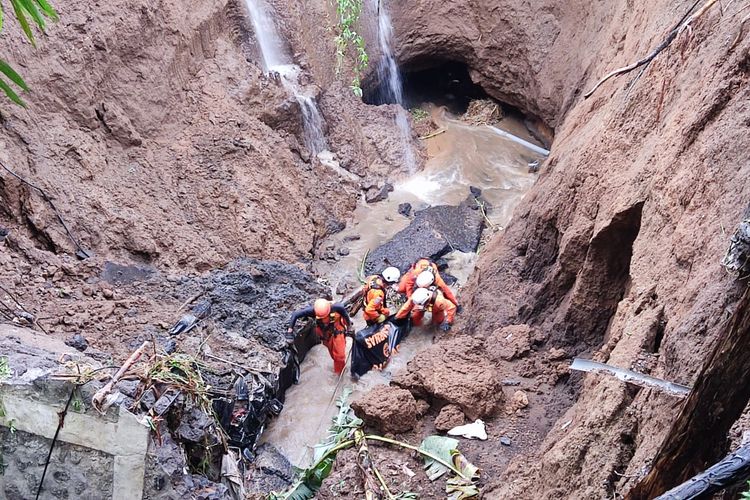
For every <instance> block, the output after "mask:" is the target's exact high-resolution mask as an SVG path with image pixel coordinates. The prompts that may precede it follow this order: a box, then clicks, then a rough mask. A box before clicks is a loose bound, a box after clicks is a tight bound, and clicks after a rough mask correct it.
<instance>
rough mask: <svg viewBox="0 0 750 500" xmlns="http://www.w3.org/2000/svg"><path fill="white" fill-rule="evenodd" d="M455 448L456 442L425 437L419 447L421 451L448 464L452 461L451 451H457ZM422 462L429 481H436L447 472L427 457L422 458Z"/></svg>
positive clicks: (440, 437)
mask: <svg viewBox="0 0 750 500" xmlns="http://www.w3.org/2000/svg"><path fill="white" fill-rule="evenodd" d="M456 448H458V441H457V440H455V439H453V438H449V437H445V436H427V437H426V438H425V439H424V441H422V444H421V445H419V449H420V450H421V451H425V452H427V453H429V454H430V455H435V456H436V457H438V458H440V459H441V460H444V461H446V462H448V463H450V462H451V461H452V460H453V451H457V450H456ZM424 462H425V464H424V468H425V473H426V474H427V477H429V478H430V481H434V480H436V479H437V478H439V477H440V476H442V475H443V474H445V473H446V472H448V470H449V469H448V468H447V467H446V466H444V465H443V464H441V463H440V462H437V461H435V460H433V459H431V458H429V457H424Z"/></svg>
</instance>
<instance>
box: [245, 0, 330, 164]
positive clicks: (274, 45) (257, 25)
mask: <svg viewBox="0 0 750 500" xmlns="http://www.w3.org/2000/svg"><path fill="white" fill-rule="evenodd" d="M245 4H246V5H247V10H248V12H249V13H250V20H251V22H252V24H253V29H254V31H255V37H256V38H257V39H258V46H259V47H260V52H261V57H262V58H263V71H264V72H265V73H266V74H274V73H275V74H278V75H279V78H280V79H281V82H282V84H283V85H284V88H286V89H287V90H288V91H289V92H290V93H291V94H292V95H294V97H295V99H297V102H298V103H299V106H300V109H301V110H302V123H303V126H304V137H303V140H304V141H305V146H306V147H307V149H308V150H309V151H310V152H311V153H312V154H313V155H317V154H318V153H320V152H321V151H324V150H325V149H327V147H328V146H327V144H326V139H325V134H324V133H323V117H322V116H321V114H320V110H318V106H317V105H316V104H315V100H314V99H313V98H312V97H311V96H309V95H306V94H305V93H304V92H303V91H302V89H301V88H300V85H299V73H300V68H299V67H298V66H297V65H295V64H294V63H293V61H292V57H291V56H290V55H289V53H288V52H287V50H286V47H285V45H284V43H283V42H282V40H281V37H280V36H279V32H278V30H277V29H276V24H275V22H274V19H273V17H272V16H271V15H270V14H269V9H268V6H267V5H266V4H265V3H264V1H263V0H245Z"/></svg>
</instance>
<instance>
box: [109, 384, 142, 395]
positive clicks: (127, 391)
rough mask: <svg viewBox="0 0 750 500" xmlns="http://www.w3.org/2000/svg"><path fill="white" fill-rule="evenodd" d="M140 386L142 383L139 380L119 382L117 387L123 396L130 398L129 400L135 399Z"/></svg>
mask: <svg viewBox="0 0 750 500" xmlns="http://www.w3.org/2000/svg"><path fill="white" fill-rule="evenodd" d="M140 385H141V383H140V381H138V380H120V381H119V382H117V385H116V386H115V387H116V388H117V390H118V391H120V392H121V393H122V394H124V395H126V396H128V397H129V398H134V397H135V395H136V392H137V391H138V386H140Z"/></svg>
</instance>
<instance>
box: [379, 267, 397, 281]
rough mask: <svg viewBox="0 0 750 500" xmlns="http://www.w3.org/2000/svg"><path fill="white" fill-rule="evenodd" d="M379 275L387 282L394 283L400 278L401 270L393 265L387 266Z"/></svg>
mask: <svg viewBox="0 0 750 500" xmlns="http://www.w3.org/2000/svg"><path fill="white" fill-rule="evenodd" d="M381 276H383V279H384V280H385V281H387V282H388V283H396V282H397V281H398V280H399V278H401V271H399V270H398V269H397V268H395V267H387V268H385V270H384V271H383V274H382V275H381Z"/></svg>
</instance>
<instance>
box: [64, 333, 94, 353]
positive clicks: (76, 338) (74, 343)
mask: <svg viewBox="0 0 750 500" xmlns="http://www.w3.org/2000/svg"><path fill="white" fill-rule="evenodd" d="M65 344H66V345H69V346H70V347H72V348H73V349H76V350H78V351H81V352H83V351H85V350H86V349H88V347H89V343H88V341H87V340H86V338H85V337H84V336H83V335H81V334H80V333H76V334H75V335H73V336H72V337H71V338H69V339H68V340H66V341H65Z"/></svg>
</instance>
